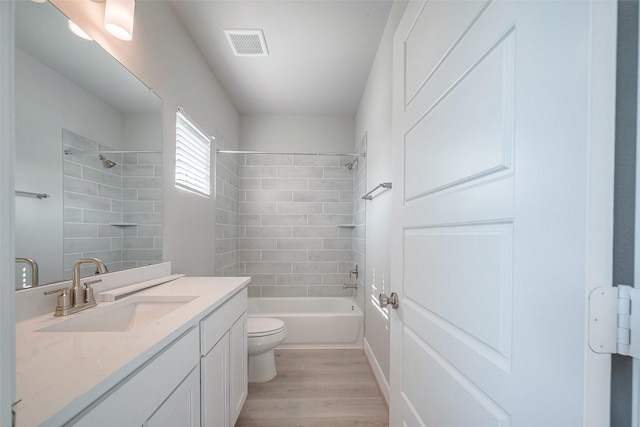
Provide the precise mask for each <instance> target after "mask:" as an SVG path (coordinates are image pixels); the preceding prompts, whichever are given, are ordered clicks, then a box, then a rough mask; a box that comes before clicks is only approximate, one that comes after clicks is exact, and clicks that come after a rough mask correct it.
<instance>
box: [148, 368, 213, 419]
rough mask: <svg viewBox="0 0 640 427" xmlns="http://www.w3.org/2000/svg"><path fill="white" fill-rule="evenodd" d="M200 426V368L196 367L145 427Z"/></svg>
mask: <svg viewBox="0 0 640 427" xmlns="http://www.w3.org/2000/svg"><path fill="white" fill-rule="evenodd" d="M177 426H180V427H200V370H199V369H198V368H194V369H193V371H191V373H190V374H189V376H188V377H187V378H185V380H184V381H183V382H182V383H181V384H180V385H179V386H178V388H176V389H175V390H174V391H173V393H171V396H169V398H168V399H167V400H165V402H164V403H163V404H162V406H160V408H158V410H157V411H156V412H155V413H154V414H153V415H152V416H151V418H149V419H148V420H147V421H146V422H145V423H144V424H143V427H177Z"/></svg>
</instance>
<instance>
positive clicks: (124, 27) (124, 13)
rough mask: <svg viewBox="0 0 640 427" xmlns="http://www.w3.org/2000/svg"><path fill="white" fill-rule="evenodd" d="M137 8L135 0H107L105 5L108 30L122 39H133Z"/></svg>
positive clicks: (105, 25) (105, 19)
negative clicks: (134, 17)
mask: <svg viewBox="0 0 640 427" xmlns="http://www.w3.org/2000/svg"><path fill="white" fill-rule="evenodd" d="M135 8H136V2H135V0H107V1H106V2H105V5H104V27H105V28H106V30H107V31H108V32H109V33H111V35H113V36H114V37H117V38H119V39H120V40H126V41H129V40H131V39H132V38H133V16H134V12H135Z"/></svg>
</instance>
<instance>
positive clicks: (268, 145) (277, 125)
mask: <svg viewBox="0 0 640 427" xmlns="http://www.w3.org/2000/svg"><path fill="white" fill-rule="evenodd" d="M354 125H355V123H354V117H353V116H351V115H293V114H292V115H286V114H281V115H269V114H262V115H261V114H243V115H242V117H241V118H240V135H241V140H240V146H241V147H242V149H243V150H257V151H286V152H298V151H300V152H305V153H307V152H314V153H317V152H328V153H348V152H351V151H352V150H353V141H354Z"/></svg>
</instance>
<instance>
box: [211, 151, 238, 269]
mask: <svg viewBox="0 0 640 427" xmlns="http://www.w3.org/2000/svg"><path fill="white" fill-rule="evenodd" d="M219 139H222V138H219ZM221 148H222V147H221V146H218V149H221ZM238 158H239V155H237V154H224V153H218V154H216V174H215V175H216V185H215V195H216V276H227V277H233V276H237V275H238V272H239V271H240V270H239V268H238V267H239V264H238V263H239V259H240V256H239V243H240V242H239V241H238V238H239V236H240V235H239V229H240V227H239V221H240V217H239V215H238V212H239V209H240V208H239V203H238V200H239V199H238V198H239V194H240V190H239V185H240V178H239V173H240V165H239V164H238Z"/></svg>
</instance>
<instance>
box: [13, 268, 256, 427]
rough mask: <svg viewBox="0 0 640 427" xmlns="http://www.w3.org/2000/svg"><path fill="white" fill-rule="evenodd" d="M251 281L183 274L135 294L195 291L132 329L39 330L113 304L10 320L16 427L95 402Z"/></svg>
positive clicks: (53, 419) (54, 422)
mask: <svg viewBox="0 0 640 427" xmlns="http://www.w3.org/2000/svg"><path fill="white" fill-rule="evenodd" d="M247 283H249V278H247V277H184V278H181V279H178V280H175V281H173V282H170V283H167V284H164V285H160V286H156V287H154V288H150V289H147V290H145V291H142V292H139V293H136V295H166V296H196V297H197V298H195V299H194V300H193V301H190V302H189V303H187V304H185V305H184V306H182V307H180V308H178V309H176V310H175V311H173V312H171V313H169V314H167V315H166V316H164V317H162V318H160V319H158V320H157V321H155V322H154V323H152V324H150V325H147V326H145V327H144V328H141V329H139V330H136V331H131V332H37V330H38V329H41V328H43V327H45V326H49V325H53V324H55V323H57V322H62V321H65V320H67V319H70V318H72V317H80V316H82V315H83V314H85V313H89V312H91V311H92V310H100V307H104V306H108V305H111V304H117V303H118V302H104V303H98V307H94V308H90V309H88V310H86V311H84V312H80V313H76V314H73V315H70V316H66V317H60V318H53V313H49V314H47V315H43V316H38V317H34V318H32V319H28V320H25V321H22V322H19V323H17V324H16V389H17V390H16V395H17V398H18V399H22V401H21V402H20V403H19V405H18V425H19V426H37V425H44V426H49V425H50V426H59V425H61V424H64V423H65V422H67V421H69V420H70V419H71V418H72V417H73V416H74V415H76V414H77V413H78V412H80V411H81V410H82V409H84V408H86V407H87V406H89V405H90V404H91V403H93V402H94V401H96V400H97V399H98V398H100V396H102V395H103V394H104V393H106V392H107V391H108V390H109V389H111V388H112V387H113V386H115V385H116V384H118V383H119V382H120V381H122V380H123V379H125V378H126V377H127V376H129V375H130V374H131V373H132V372H133V371H135V370H136V369H137V368H138V367H140V366H141V365H142V364H144V363H145V362H146V361H148V360H149V359H151V358H152V357H153V356H154V355H155V354H156V353H158V351H160V350H161V349H163V348H164V347H166V346H167V345H168V344H170V343H171V342H172V341H173V340H175V339H176V338H178V337H179V336H180V335H182V334H183V333H184V332H186V331H188V330H189V329H191V328H192V327H194V326H196V325H197V324H198V322H199V321H200V320H201V319H202V318H204V317H205V316H206V315H207V314H209V313H210V312H212V311H213V310H214V309H215V308H217V307H219V306H220V305H222V304H223V303H224V302H225V301H227V300H228V299H229V298H230V297H232V296H233V295H234V294H236V293H237V292H238V291H239V290H241V289H242V288H244V287H245V286H246V285H247Z"/></svg>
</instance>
